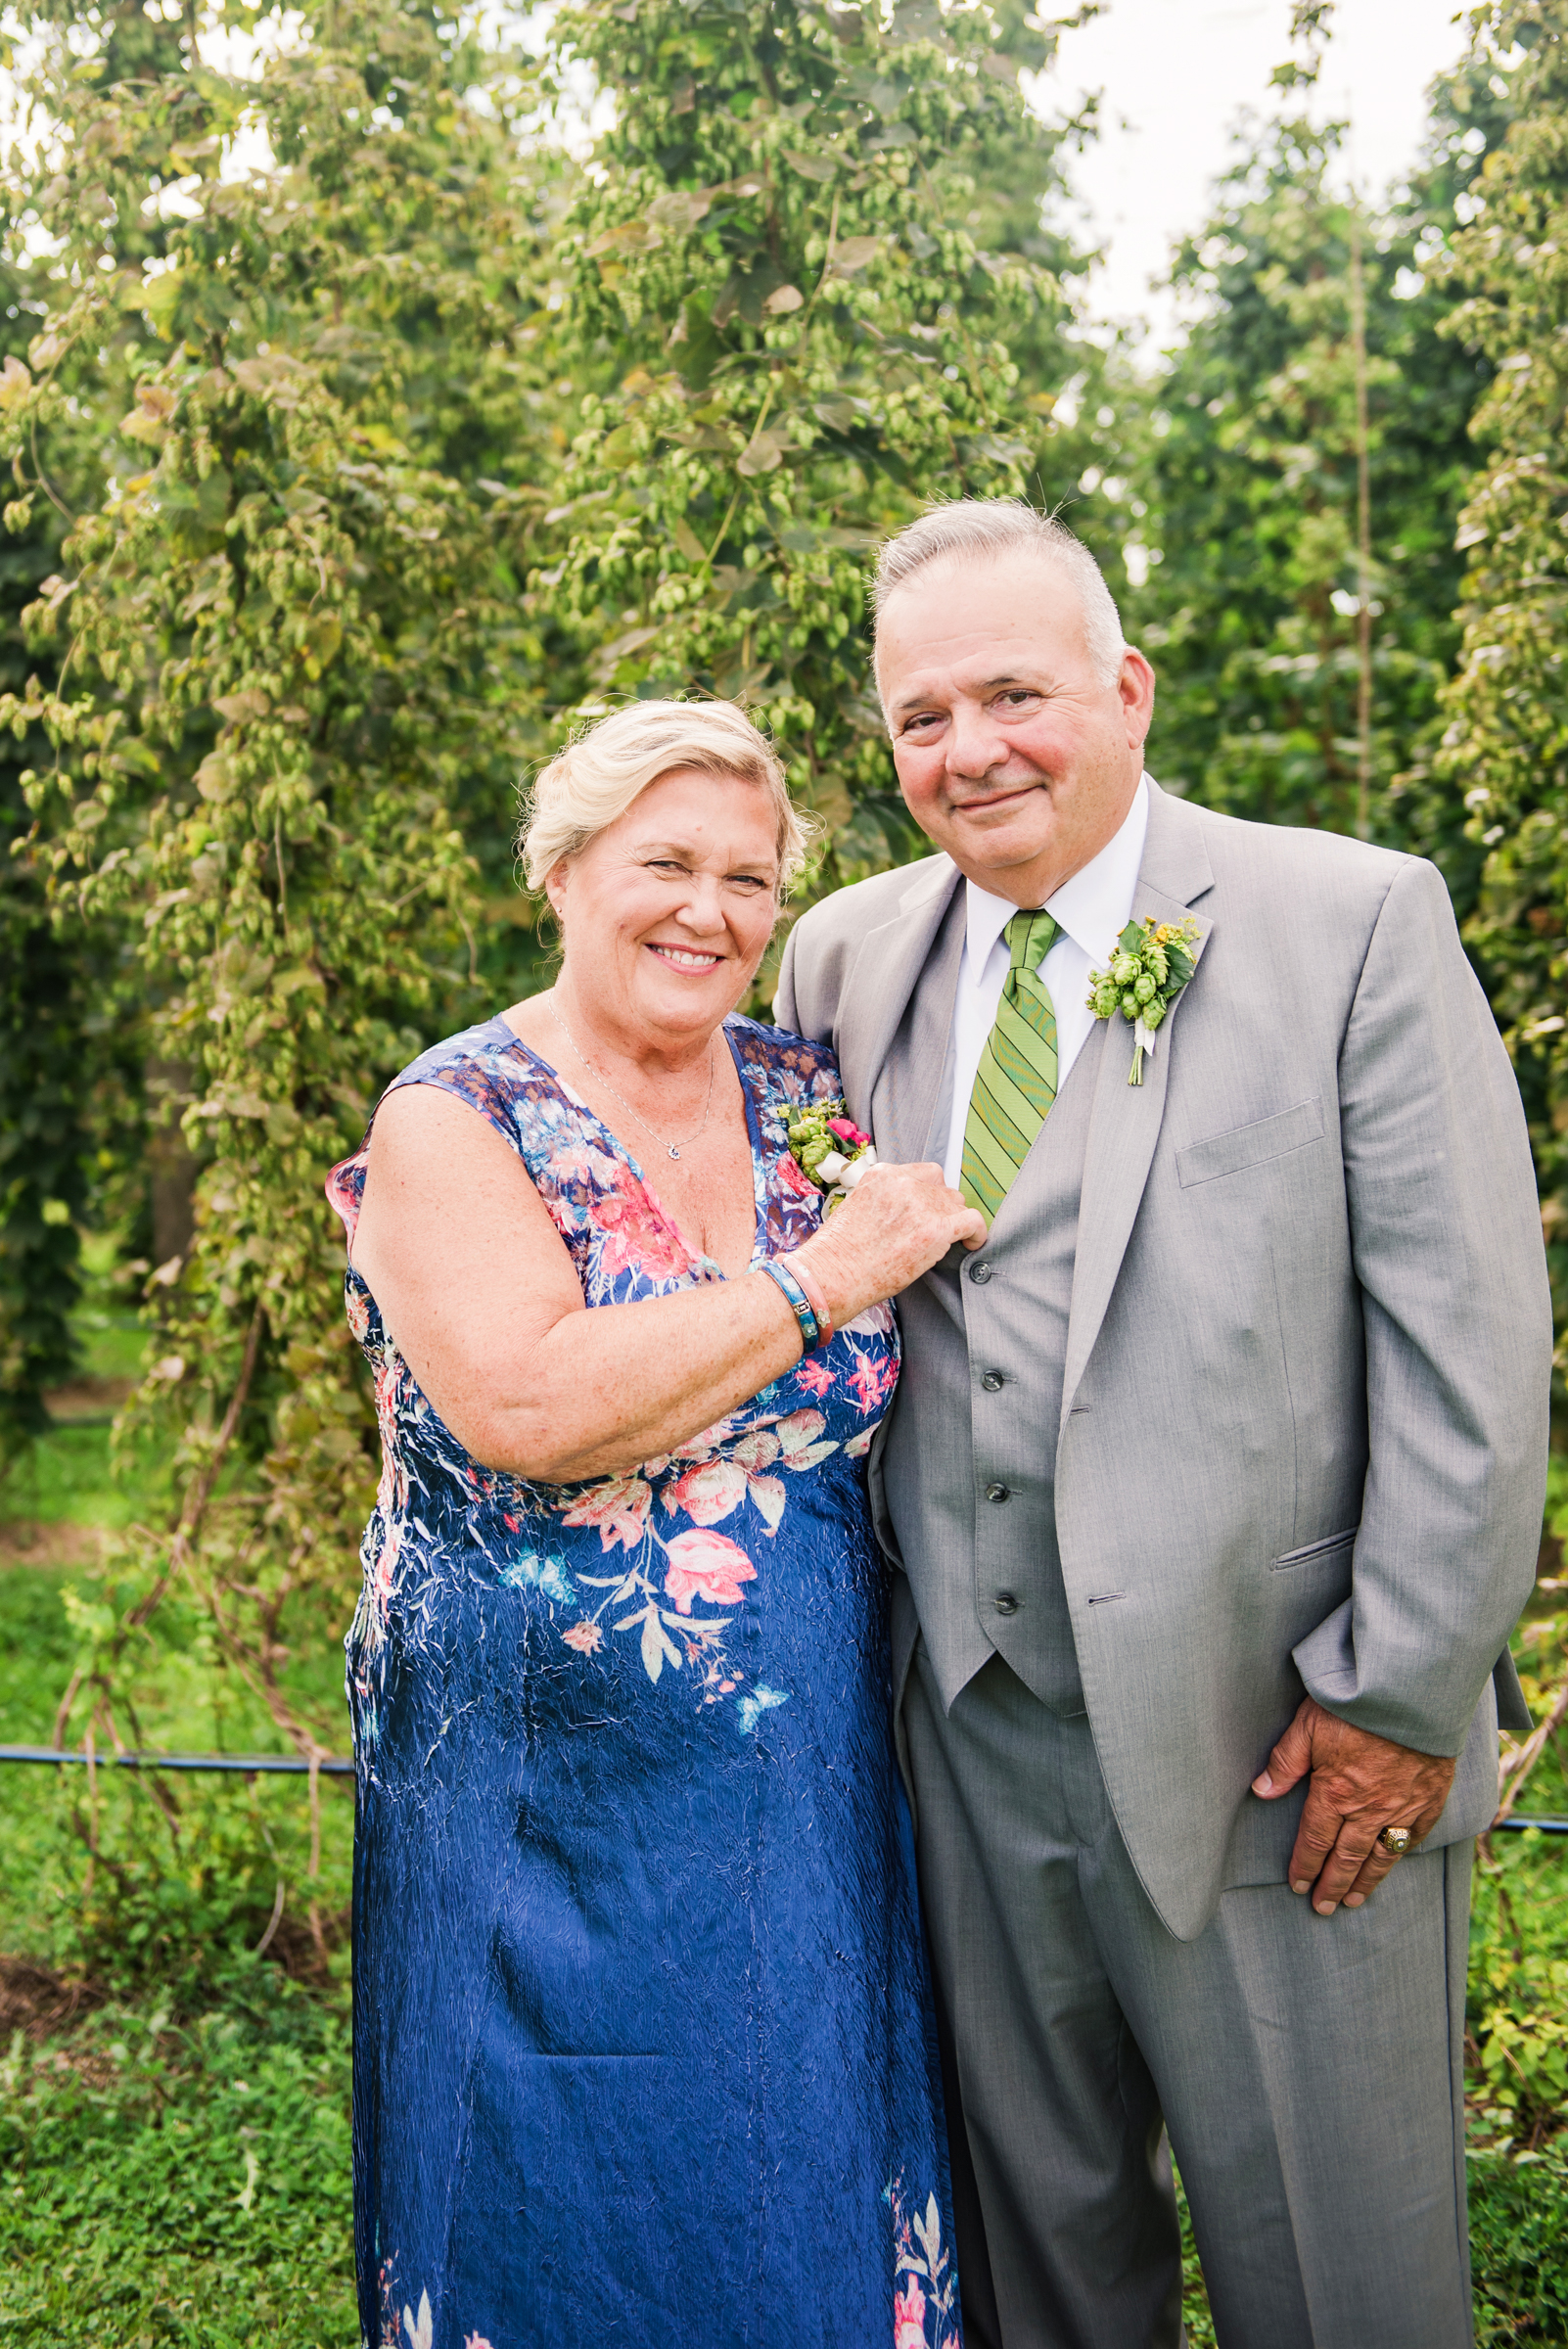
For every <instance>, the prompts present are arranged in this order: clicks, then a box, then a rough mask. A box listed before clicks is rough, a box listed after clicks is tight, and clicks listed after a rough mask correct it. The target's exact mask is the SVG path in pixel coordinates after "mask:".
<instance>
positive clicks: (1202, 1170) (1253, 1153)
mask: <svg viewBox="0 0 1568 2349" xmlns="http://www.w3.org/2000/svg"><path fill="white" fill-rule="evenodd" d="M1322 1130H1323V1098H1322V1095H1321V1094H1320V1093H1314V1095H1313V1097H1312V1099H1311V1100H1310V1101H1298V1102H1297V1103H1296V1105H1295V1107H1294V1108H1293V1109H1282V1110H1280V1111H1279V1113H1278V1115H1277V1116H1276V1117H1272V1118H1259V1119H1258V1120H1257V1121H1256V1123H1255V1124H1254V1125H1251V1126H1233V1127H1232V1128H1231V1129H1230V1131H1229V1132H1228V1133H1211V1134H1210V1135H1209V1137H1208V1139H1207V1140H1206V1141H1201V1142H1190V1143H1189V1144H1188V1145H1187V1147H1186V1149H1185V1150H1178V1151H1177V1152H1176V1179H1177V1181H1178V1182H1179V1183H1180V1185H1181V1188H1182V1189H1183V1190H1184V1191H1185V1190H1190V1188H1191V1187H1192V1185H1193V1184H1194V1183H1195V1182H1213V1181H1214V1180H1215V1178H1216V1176H1217V1175H1221V1174H1240V1173H1241V1171H1242V1169H1243V1168H1244V1167H1257V1166H1261V1165H1262V1164H1263V1163H1264V1161H1265V1160H1266V1159H1270V1158H1283V1157H1284V1155H1285V1153H1286V1152H1287V1151H1288V1150H1300V1149H1302V1148H1304V1147H1305V1145H1306V1144H1307V1143H1308V1142H1315V1141H1316V1140H1317V1139H1318V1137H1319V1136H1320V1134H1321V1133H1322Z"/></svg>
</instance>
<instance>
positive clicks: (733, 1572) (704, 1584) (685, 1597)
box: [665, 1531, 757, 1615]
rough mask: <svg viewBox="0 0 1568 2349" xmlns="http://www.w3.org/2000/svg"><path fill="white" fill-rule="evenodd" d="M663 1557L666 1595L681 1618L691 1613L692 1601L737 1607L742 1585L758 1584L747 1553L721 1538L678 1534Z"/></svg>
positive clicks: (709, 1535)
mask: <svg viewBox="0 0 1568 2349" xmlns="http://www.w3.org/2000/svg"><path fill="white" fill-rule="evenodd" d="M666 1554H667V1555H668V1557H669V1572H668V1573H667V1574H666V1576H665V1591H666V1594H667V1596H669V1598H672V1599H673V1600H674V1602H675V1607H676V1610H677V1612H678V1613H680V1614H682V1615H689V1614H690V1613H691V1602H692V1600H693V1599H694V1598H706V1599H707V1601H708V1603H709V1605H710V1606H714V1607H734V1606H738V1605H739V1604H740V1601H741V1597H742V1595H743V1594H742V1591H741V1585H742V1583H755V1582H756V1580H757V1569H756V1567H755V1566H754V1565H753V1564H752V1561H751V1559H750V1558H749V1557H748V1556H747V1555H746V1552H745V1551H744V1550H743V1549H742V1548H741V1547H740V1545H739V1543H734V1542H730V1541H728V1540H726V1538H725V1537H724V1535H722V1534H710V1533H708V1532H706V1531H703V1532H697V1533H690V1534H677V1535H676V1536H675V1539H674V1540H673V1542H671V1543H670V1544H669V1550H668V1551H667V1553H666Z"/></svg>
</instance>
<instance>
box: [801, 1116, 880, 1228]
mask: <svg viewBox="0 0 1568 2349" xmlns="http://www.w3.org/2000/svg"><path fill="white" fill-rule="evenodd" d="M789 1137H790V1148H791V1149H792V1150H793V1151H794V1153H795V1160H796V1164H797V1165H798V1166H799V1168H800V1170H801V1172H802V1174H805V1175H806V1177H807V1180H808V1181H810V1182H814V1183H815V1185H816V1187H817V1189H818V1190H819V1191H826V1193H827V1205H826V1207H825V1208H824V1210H823V1213H824V1214H825V1215H829V1216H830V1215H831V1214H832V1213H833V1210H834V1209H835V1208H836V1207H837V1206H838V1205H839V1202H840V1201H841V1200H843V1199H847V1198H848V1197H849V1195H850V1193H851V1191H853V1188H854V1186H855V1184H856V1183H857V1182H858V1181H859V1179H860V1177H861V1175H862V1174H866V1173H867V1172H868V1170H869V1169H870V1168H872V1167H874V1166H875V1165H876V1163H877V1154H876V1150H875V1148H874V1146H873V1144H872V1140H871V1136H870V1135H869V1134H868V1133H862V1132H861V1131H860V1128H859V1127H858V1126H856V1125H855V1123H854V1121H853V1119H852V1118H849V1117H846V1115H845V1111H844V1104H843V1102H842V1101H824V1102H818V1103H817V1104H816V1106H815V1107H814V1108H812V1109H803V1110H801V1111H800V1112H799V1113H798V1114H797V1115H796V1116H795V1117H793V1118H792V1119H791V1120H790V1124H789Z"/></svg>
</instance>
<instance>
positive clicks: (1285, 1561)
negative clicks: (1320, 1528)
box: [1269, 1525, 1361, 1574]
mask: <svg viewBox="0 0 1568 2349" xmlns="http://www.w3.org/2000/svg"><path fill="white" fill-rule="evenodd" d="M1360 1530H1361V1529H1360V1526H1359V1525H1348V1526H1347V1527H1346V1528H1345V1531H1344V1532H1343V1533H1342V1534H1324V1536H1323V1538H1322V1540H1321V1541H1320V1542H1308V1543H1305V1544H1304V1545H1303V1547H1302V1548H1300V1549H1287V1550H1286V1552H1285V1554H1284V1556H1283V1557H1282V1558H1271V1559H1270V1560H1269V1572H1270V1573H1271V1574H1283V1573H1285V1572H1286V1571H1287V1570H1288V1569H1289V1568H1290V1567H1292V1566H1315V1565H1316V1564H1317V1563H1318V1561H1319V1559H1323V1558H1331V1557H1332V1556H1333V1555H1334V1552H1335V1551H1336V1550H1341V1549H1349V1548H1350V1546H1351V1543H1353V1542H1354V1541H1355V1539H1356V1537H1357V1535H1358V1534H1359V1533H1360Z"/></svg>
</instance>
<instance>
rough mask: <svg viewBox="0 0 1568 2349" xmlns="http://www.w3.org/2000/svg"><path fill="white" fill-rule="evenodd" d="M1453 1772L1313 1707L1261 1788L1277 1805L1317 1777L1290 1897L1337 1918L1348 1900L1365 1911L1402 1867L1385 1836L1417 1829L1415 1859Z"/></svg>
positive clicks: (1286, 1740) (1276, 1754)
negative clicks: (1306, 1899) (1303, 1895)
mask: <svg viewBox="0 0 1568 2349" xmlns="http://www.w3.org/2000/svg"><path fill="white" fill-rule="evenodd" d="M1453 1770H1454V1765H1453V1763H1452V1762H1451V1761H1448V1760H1447V1759H1445V1758H1444V1756H1442V1755H1440V1754H1418V1753H1415V1752H1413V1751H1412V1750H1411V1748H1410V1747H1409V1746H1407V1745H1395V1744H1394V1743H1393V1741H1392V1740H1391V1739H1390V1738H1387V1737H1374V1736H1373V1735H1372V1733H1371V1731H1370V1730H1369V1729H1358V1728H1353V1727H1352V1726H1351V1724H1350V1723H1349V1722H1348V1721H1341V1720H1340V1719H1339V1718H1338V1716H1337V1715H1336V1714H1333V1713H1325V1712H1324V1710H1323V1708H1322V1706H1321V1705H1319V1704H1317V1703H1316V1702H1315V1701H1314V1698H1312V1697H1310V1696H1309V1697H1306V1698H1304V1699H1303V1701H1302V1704H1301V1707H1300V1709H1299V1710H1298V1712H1297V1715H1296V1718H1295V1720H1294V1721H1293V1722H1292V1723H1291V1725H1290V1727H1289V1728H1288V1729H1287V1730H1286V1731H1285V1733H1284V1735H1283V1736H1282V1737H1281V1738H1280V1740H1279V1743H1278V1744H1277V1745H1276V1746H1275V1747H1274V1750H1273V1752H1272V1753H1271V1754H1270V1755H1269V1757H1268V1767H1267V1768H1266V1769H1265V1770H1264V1771H1263V1772H1262V1773H1261V1774H1260V1775H1259V1776H1258V1777H1256V1778H1254V1779H1253V1781H1252V1791H1253V1793H1254V1794H1259V1795H1262V1796H1263V1798H1264V1800H1265V1801H1266V1802H1275V1801H1277V1800H1278V1798H1279V1796H1280V1795H1282V1794H1288V1793H1289V1792H1290V1790H1291V1788H1292V1787H1293V1786H1295V1785H1299V1783H1300V1782H1301V1780H1302V1779H1303V1778H1304V1777H1305V1776H1306V1775H1307V1773H1308V1772H1309V1771H1310V1772H1311V1773H1312V1781H1313V1782H1312V1785H1311V1786H1310V1787H1309V1789H1308V1793H1307V1806H1306V1809H1305V1810H1304V1811H1303V1812H1302V1815H1301V1826H1300V1828H1299V1830H1298V1832H1297V1835H1296V1848H1295V1850H1294V1851H1293V1852H1292V1853H1291V1855H1290V1866H1289V1869H1288V1871H1287V1872H1288V1875H1289V1878H1290V1889H1291V1891H1292V1892H1310V1893H1311V1894H1312V1896H1313V1907H1314V1909H1315V1910H1316V1911H1317V1913H1318V1915H1319V1916H1332V1915H1333V1913H1334V1911H1335V1910H1336V1909H1337V1908H1338V1906H1339V1904H1340V1902H1341V1901H1343V1902H1344V1904H1345V1906H1346V1908H1347V1909H1359V1908H1360V1905H1361V1903H1362V1902H1363V1901H1364V1900H1365V1899H1366V1897H1367V1895H1368V1893H1370V1892H1372V1891H1373V1890H1374V1889H1375V1887H1376V1886H1377V1885H1378V1884H1380V1883H1381V1882H1382V1880H1383V1878H1384V1877H1385V1876H1386V1875H1387V1874H1388V1871H1389V1869H1390V1868H1391V1867H1392V1866H1394V1865H1395V1862H1394V1856H1393V1854H1392V1853H1391V1852H1386V1851H1385V1850H1384V1849H1383V1846H1382V1845H1381V1844H1380V1843H1379V1842H1378V1840H1377V1838H1378V1836H1379V1835H1380V1834H1381V1833H1382V1831H1383V1829H1384V1828H1385V1827H1408V1828H1409V1830H1410V1842H1409V1847H1408V1848H1409V1849H1410V1850H1411V1851H1413V1850H1414V1849H1415V1847H1416V1845H1417V1844H1418V1843H1419V1842H1420V1840H1421V1837H1422V1836H1423V1835H1427V1834H1430V1832H1431V1830H1432V1829H1433V1827H1435V1826H1436V1825H1437V1822H1438V1814H1439V1813H1440V1812H1441V1810H1442V1809H1443V1806H1444V1804H1445V1803H1446V1802H1447V1801H1448V1799H1449V1788H1450V1787H1451V1786H1452V1785H1453Z"/></svg>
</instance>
